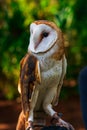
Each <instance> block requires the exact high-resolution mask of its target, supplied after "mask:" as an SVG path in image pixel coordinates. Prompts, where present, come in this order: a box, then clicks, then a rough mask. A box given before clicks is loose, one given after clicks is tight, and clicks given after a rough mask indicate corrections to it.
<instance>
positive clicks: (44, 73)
mask: <svg viewBox="0 0 87 130" xmlns="http://www.w3.org/2000/svg"><path fill="white" fill-rule="evenodd" d="M66 68H67V61H66V57H65V52H64V39H63V34H62V32H61V30H60V29H59V28H58V27H57V26H56V24H55V23H53V22H49V21H45V20H39V21H35V22H33V23H32V24H31V25H30V40H29V46H28V53H27V54H26V56H25V57H24V58H23V59H22V61H21V70H20V80H19V87H18V90H19V92H20V93H21V95H22V108H23V111H24V115H25V116H26V117H27V118H26V120H27V121H28V128H29V129H30V130H33V121H34V111H39V110H40V109H41V108H43V110H44V111H45V112H46V113H47V114H48V115H49V116H50V117H52V118H54V119H56V120H57V124H60V125H62V126H66V127H67V128H69V127H70V125H69V124H68V123H67V122H65V121H64V120H62V119H61V118H60V117H59V116H58V114H57V112H56V111H55V110H54V109H53V106H55V105H57V103H58V99H59V94H60V90H61V87H62V84H63V79H64V76H65V74H66ZM19 122H20V121H19ZM18 124H19V123H18ZM28 128H26V129H28ZM17 130H22V129H19V128H18V125H17Z"/></svg>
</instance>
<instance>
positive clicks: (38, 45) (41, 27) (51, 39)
mask: <svg viewBox="0 0 87 130" xmlns="http://www.w3.org/2000/svg"><path fill="white" fill-rule="evenodd" d="M55 44H58V46H59V48H60V47H64V40H63V35H62V32H61V30H60V29H59V28H58V27H57V25H56V24H55V23H53V22H49V21H45V20H39V21H35V22H33V23H32V24H31V25H30V42H29V46H28V51H31V52H33V53H44V52H47V51H48V50H50V49H51V48H52V47H53V46H54V45H55Z"/></svg>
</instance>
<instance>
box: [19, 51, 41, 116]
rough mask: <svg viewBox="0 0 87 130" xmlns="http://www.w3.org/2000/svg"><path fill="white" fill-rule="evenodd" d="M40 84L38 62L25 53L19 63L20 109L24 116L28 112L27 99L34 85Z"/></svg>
mask: <svg viewBox="0 0 87 130" xmlns="http://www.w3.org/2000/svg"><path fill="white" fill-rule="evenodd" d="M35 82H37V83H40V82H41V77H40V68H39V61H38V60H37V59H36V57H34V56H33V55H31V54H29V53H27V54H26V55H25V57H24V58H23V59H22V60H21V63H20V78H19V86H20V91H21V98H22V109H23V112H24V114H25V115H26V114H27V113H28V112H29V99H30V98H31V94H32V91H33V88H34V83H35Z"/></svg>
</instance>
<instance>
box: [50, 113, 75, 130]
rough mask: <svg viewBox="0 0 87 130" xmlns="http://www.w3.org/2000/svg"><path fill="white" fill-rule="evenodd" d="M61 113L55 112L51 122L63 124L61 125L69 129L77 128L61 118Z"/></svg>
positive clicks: (58, 124)
mask: <svg viewBox="0 0 87 130" xmlns="http://www.w3.org/2000/svg"><path fill="white" fill-rule="evenodd" d="M58 115H59V114H57V113H55V114H54V115H53V118H52V120H51V124H52V125H56V126H61V127H66V128H67V130H75V129H74V128H73V126H72V125H71V124H69V123H68V122H65V121H64V120H62V119H61V118H60V116H58Z"/></svg>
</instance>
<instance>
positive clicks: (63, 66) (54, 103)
mask: <svg viewBox="0 0 87 130" xmlns="http://www.w3.org/2000/svg"><path fill="white" fill-rule="evenodd" d="M66 69H67V60H66V57H65V55H63V58H62V74H61V77H60V81H59V83H58V86H57V93H56V96H55V98H54V100H53V105H54V106H57V104H58V99H59V95H60V91H61V87H62V85H63V80H64V76H65V74H66Z"/></svg>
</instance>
